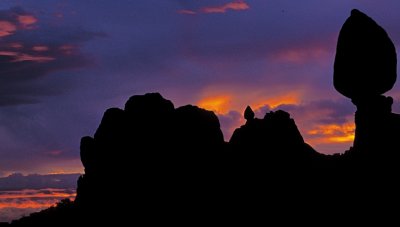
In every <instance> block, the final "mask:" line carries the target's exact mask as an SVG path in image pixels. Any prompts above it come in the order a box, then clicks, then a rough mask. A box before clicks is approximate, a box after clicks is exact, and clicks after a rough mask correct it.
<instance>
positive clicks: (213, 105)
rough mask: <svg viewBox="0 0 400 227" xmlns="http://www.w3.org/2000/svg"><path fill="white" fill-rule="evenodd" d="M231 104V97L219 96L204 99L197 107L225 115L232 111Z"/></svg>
mask: <svg viewBox="0 0 400 227" xmlns="http://www.w3.org/2000/svg"><path fill="white" fill-rule="evenodd" d="M230 102H231V97H230V96H229V95H218V96H212V97H207V98H204V99H202V100H200V101H199V102H198V103H197V105H198V106H199V107H201V108H203V109H206V110H211V111H214V112H216V113H218V114H223V113H226V112H228V111H229V110H230Z"/></svg>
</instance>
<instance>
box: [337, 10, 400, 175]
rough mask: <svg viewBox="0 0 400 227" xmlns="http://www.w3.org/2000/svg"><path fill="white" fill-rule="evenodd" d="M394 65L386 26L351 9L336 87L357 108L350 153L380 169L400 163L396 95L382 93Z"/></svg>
mask: <svg viewBox="0 0 400 227" xmlns="http://www.w3.org/2000/svg"><path fill="white" fill-rule="evenodd" d="M396 64H397V59H396V50H395V47H394V45H393V43H392V41H391V40H390V38H389V36H388V34H387V33H386V32H385V30H384V29H383V28H382V27H380V26H379V25H378V24H377V23H376V22H375V21H373V20H372V19H371V18H369V17H368V16H367V15H365V14H364V13H362V12H360V11H358V10H352V12H351V16H350V17H349V18H348V19H347V20H346V22H345V23H344V25H343V27H342V30H341V31H340V35H339V40H338V44H337V52H336V58H335V66H334V77H333V78H334V85H335V88H336V90H338V91H339V92H340V93H342V94H343V95H345V96H347V97H349V98H351V99H352V102H353V103H354V104H355V105H356V106H357V112H356V114H355V124H356V130H355V139H354V148H353V150H352V151H353V154H354V153H358V155H359V156H358V158H360V157H362V158H360V159H362V160H363V162H364V164H365V165H366V166H368V165H371V164H372V163H375V165H376V164H377V162H380V164H379V165H378V166H380V167H381V168H392V167H394V166H396V165H398V164H394V163H398V162H399V152H398V151H399V150H400V144H399V142H398V141H399V140H400V136H399V133H398V132H399V131H400V116H399V115H397V114H393V113H392V104H393V98H392V97H385V96H383V95H382V94H383V93H385V92H387V91H389V90H390V89H391V88H392V87H393V85H394V83H395V81H396V76H397V75H396V71H397V68H396ZM384 163H385V164H384ZM390 163H391V164H390Z"/></svg>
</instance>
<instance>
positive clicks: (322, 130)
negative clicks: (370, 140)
mask: <svg viewBox="0 0 400 227" xmlns="http://www.w3.org/2000/svg"><path fill="white" fill-rule="evenodd" d="M354 132H355V125H354V123H353V122H346V123H344V124H342V125H339V124H327V125H318V126H317V127H316V128H314V129H312V130H310V131H308V135H310V136H316V137H317V138H316V139H313V140H312V142H313V143H348V142H352V141H354Z"/></svg>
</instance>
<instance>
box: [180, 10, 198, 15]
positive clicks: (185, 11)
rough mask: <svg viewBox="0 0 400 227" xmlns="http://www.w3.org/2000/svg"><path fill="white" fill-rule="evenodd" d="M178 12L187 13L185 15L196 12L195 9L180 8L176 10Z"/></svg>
mask: <svg viewBox="0 0 400 227" xmlns="http://www.w3.org/2000/svg"><path fill="white" fill-rule="evenodd" d="M177 12H178V13H179V14H187V15H195V14H197V13H196V12H195V11H193V10H189V9H181V10H178V11H177Z"/></svg>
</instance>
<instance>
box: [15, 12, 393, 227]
mask: <svg viewBox="0 0 400 227" xmlns="http://www.w3.org/2000/svg"><path fill="white" fill-rule="evenodd" d="M395 80H396V52H395V49H394V45H393V43H392V42H391V40H390V38H389V37H388V35H387V34H386V32H385V31H384V30H383V28H381V27H380V26H379V25H377V24H376V23H375V22H374V21H373V20H372V19H371V18H369V17H367V16H366V15H365V14H363V13H361V12H360V11H358V10H353V11H352V12H351V16H350V18H349V19H348V20H347V21H346V22H345V24H344V25H343V28H342V30H341V32H340V35H339V40H338V45H337V54H336V59H335V65H334V86H335V88H336V89H337V90H338V91H339V92H340V93H341V94H343V95H344V96H346V97H348V98H350V99H351V100H352V102H353V103H354V104H355V105H356V106H357V112H356V114H355V123H356V134H355V141H354V146H353V147H352V148H350V149H349V150H348V151H346V152H345V153H344V154H341V155H339V154H337V155H323V154H320V153H318V152H316V151H315V150H314V149H313V148H312V147H311V146H309V145H308V144H307V143H305V141H304V139H303V137H302V136H301V134H300V132H299V130H298V128H297V126H296V124H295V121H294V120H293V119H292V118H291V117H290V114H289V113H287V112H284V111H281V110H278V111H271V112H269V113H267V114H266V115H265V116H264V118H262V119H259V118H256V117H255V114H254V112H253V110H252V109H251V107H250V106H248V107H247V108H246V109H245V111H244V116H243V117H244V118H245V119H246V123H245V124H244V125H242V126H241V127H240V128H237V129H236V130H235V132H234V133H233V135H232V137H231V139H230V141H229V142H225V141H224V139H223V135H222V132H221V130H220V124H219V120H218V118H217V116H216V115H215V114H214V113H213V112H211V111H207V110H204V109H201V108H199V107H196V106H191V105H187V106H183V107H179V108H175V107H174V105H173V104H172V102H171V101H169V100H166V99H165V98H163V97H162V96H161V95H160V94H158V93H150V94H145V95H135V96H132V97H131V98H130V99H129V100H128V101H127V103H126V105H125V108H124V109H119V108H111V109H108V110H107V111H106V112H105V113H104V116H103V119H102V120H101V123H100V126H99V127H98V129H97V131H96V133H95V134H94V136H93V137H88V136H87V137H83V138H82V140H81V146H80V150H81V153H80V154H81V160H82V164H83V165H84V167H85V174H83V175H82V176H81V177H80V178H79V180H78V189H77V197H76V200H75V202H74V203H73V204H72V205H71V204H69V205H68V206H64V207H67V208H68V215H69V216H68V217H69V220H73V221H72V222H71V223H74V222H75V223H80V224H87V225H93V224H100V223H102V224H104V223H113V224H114V225H115V224H116V223H118V222H120V223H121V224H122V223H123V224H126V223H136V224H141V223H146V225H152V224H160V223H162V224H185V225H187V224H189V223H190V224H192V223H196V224H197V223H203V224H205V223H207V224H209V223H224V224H226V223H235V224H237V223H238V221H239V220H241V219H243V220H244V221H245V222H246V223H247V224H248V222H249V220H253V219H254V220H261V221H262V220H264V221H265V218H264V216H265V212H264V211H263V210H262V209H261V208H260V207H263V208H269V209H272V210H274V211H277V212H278V213H285V214H286V216H290V214H292V213H296V212H301V210H302V209H303V210H304V208H305V204H307V207H308V209H307V211H308V212H309V213H308V214H314V213H313V212H311V211H318V209H320V208H321V207H325V208H329V206H335V205H341V206H342V208H341V209H342V210H341V211H342V212H343V209H345V208H346V207H347V205H354V206H349V209H350V208H357V209H361V210H362V208H364V209H365V210H367V209H368V208H369V207H368V205H365V204H370V203H372V202H376V201H375V200H374V198H379V199H378V200H377V201H379V200H382V201H389V200H390V198H391V197H390V196H391V195H394V194H395V193H397V192H396V191H395V190H394V189H395V188H396V187H392V186H393V185H392V184H391V183H392V182H395V180H393V179H396V178H397V176H398V174H397V173H398V169H397V168H398V166H399V154H398V153H399V150H400V143H399V142H398V141H399V139H400V138H399V137H400V136H399V135H400V134H399V131H400V116H399V115H397V114H394V113H392V111H391V106H392V104H393V99H392V98H391V97H385V96H383V93H384V92H386V91H388V90H390V89H391V88H392V87H393V85H394V82H395ZM377 186H379V189H378V190H376V187H377ZM389 189H391V190H389ZM341 192H342V193H341ZM361 192H364V193H366V194H368V195H369V197H368V200H367V201H366V197H364V196H363V194H362V193H361ZM338 194H339V195H338ZM343 204H346V206H344V207H343ZM364 205H365V206H364ZM71 207H72V208H71ZM282 207H283V208H282ZM70 208H71V209H72V210H70ZM289 208H291V209H293V211H292V210H290V209H289ZM313 208H314V209H313ZM288 209H289V210H288ZM331 209H332V208H331ZM324 211H326V210H324ZM359 211H360V210H359ZM270 212H271V211H270ZM55 213H56V214H57V215H60V214H59V213H57V212H55ZM71 214H72V216H71ZM268 214H271V213H268ZM272 216H273V215H272ZM36 217H37V216H36ZM40 217H42V216H40ZM57 217H63V216H62V215H61V216H57ZM29 220H30V219H29V218H28V219H26V218H25V219H23V223H29ZM35 220H36V219H34V218H32V222H31V223H35V224H37V222H34V221H35ZM48 220H53V219H51V218H49V219H48ZM57 221H60V220H57ZM57 221H54V222H53V224H57ZM18 223H21V222H18V221H16V222H15V223H14V224H18ZM117 225H118V224H117Z"/></svg>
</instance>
